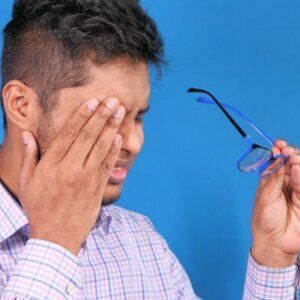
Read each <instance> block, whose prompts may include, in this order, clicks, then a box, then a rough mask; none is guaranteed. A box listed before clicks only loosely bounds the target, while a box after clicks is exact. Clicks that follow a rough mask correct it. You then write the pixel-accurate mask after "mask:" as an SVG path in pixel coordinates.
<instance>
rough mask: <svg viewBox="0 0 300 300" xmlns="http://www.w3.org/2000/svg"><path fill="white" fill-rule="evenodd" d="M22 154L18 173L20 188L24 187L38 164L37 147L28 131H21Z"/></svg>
mask: <svg viewBox="0 0 300 300" xmlns="http://www.w3.org/2000/svg"><path fill="white" fill-rule="evenodd" d="M22 137H23V154H22V167H21V173H20V187H25V186H26V185H27V184H28V182H29V180H30V178H31V177H32V175H33V173H34V170H35V168H36V165H37V163H38V151H39V150H38V145H37V142H36V140H35V137H34V136H33V135H32V133H30V132H29V131H23V134H22Z"/></svg>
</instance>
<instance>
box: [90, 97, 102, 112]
mask: <svg viewBox="0 0 300 300" xmlns="http://www.w3.org/2000/svg"><path fill="white" fill-rule="evenodd" d="M99 103H100V102H99V100H97V99H91V100H90V102H89V104H88V108H89V110H90V112H92V111H94V110H95V109H96V108H97V106H98V105H99Z"/></svg>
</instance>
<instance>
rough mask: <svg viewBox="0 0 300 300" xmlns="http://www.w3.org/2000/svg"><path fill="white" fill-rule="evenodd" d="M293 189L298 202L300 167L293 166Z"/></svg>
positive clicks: (297, 165)
mask: <svg viewBox="0 0 300 300" xmlns="http://www.w3.org/2000/svg"><path fill="white" fill-rule="evenodd" d="M290 174H291V175H290V176H291V187H292V190H293V192H294V195H295V196H296V197H297V200H300V165H299V164H295V165H293V166H291V173H290Z"/></svg>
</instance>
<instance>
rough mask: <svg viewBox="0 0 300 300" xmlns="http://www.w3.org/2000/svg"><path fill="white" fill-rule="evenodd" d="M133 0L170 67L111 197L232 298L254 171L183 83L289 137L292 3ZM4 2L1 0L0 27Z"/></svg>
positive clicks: (6, 13)
mask: <svg viewBox="0 0 300 300" xmlns="http://www.w3.org/2000/svg"><path fill="white" fill-rule="evenodd" d="M142 2H143V5H144V7H145V8H147V9H148V10H149V13H150V14H151V15H152V16H153V17H154V18H155V20H156V21H157V23H158V26H159V28H160V30H161V31H162V34H163V36H164V38H165V42H166V51H167V58H168V60H169V67H168V68H167V69H166V70H165V72H164V76H163V78H162V79H161V80H159V81H158V80H156V79H154V80H153V90H152V99H151V104H152V108H151V112H150V114H149V115H148V116H146V117H145V133H146V143H145V148H144V150H143V152H142V153H141V156H140V157H139V159H138V161H137V163H136V166H135V168H134V169H133V170H132V173H131V174H130V176H129V178H128V182H127V184H126V187H125V190H124V193H123V197H122V199H121V200H120V203H119V204H120V205H121V206H124V207H126V208H129V209H132V210H135V211H138V212H141V213H143V214H146V215H148V216H149V217H150V218H151V220H152V221H153V223H154V225H155V226H156V228H157V229H158V231H159V232H160V233H161V234H162V235H163V236H164V237H165V238H166V240H167V241H168V243H169V245H170V247H171V249H172V250H173V251H174V252H175V253H176V255H177V256H178V258H179V260H180V261H181V263H182V264H183V266H184V267H185V269H186V271H187V273H188V275H189V276H190V278H191V281H192V283H193V286H194V289H195V291H196V292H197V294H198V295H199V296H201V297H203V298H204V299H218V300H219V299H241V297H242V290H243V284H244V276H245V269H246V262H247V256H248V251H249V247H250V246H251V233H250V220H251V213H252V205H253V198H254V195H255V190H256V187H257V183H258V176H257V174H251V175H245V174H243V173H240V172H239V171H238V170H237V168H236V160H237V159H238V157H239V156H240V155H241V154H242V153H243V152H244V151H245V149H246V147H247V145H246V143H245V142H244V141H243V140H242V139H241V138H240V137H239V136H238V134H237V133H236V132H235V131H234V129H233V128H232V127H231V125H230V124H229V122H228V121H227V120H225V119H224V117H223V115H222V114H221V112H219V111H218V110H217V109H216V107H212V106H206V105H201V104H198V103H196V102H195V101H194V99H195V98H196V95H189V94H187V93H186V90H187V88H189V87H190V86H193V85H194V86H196V87H202V88H206V89H208V90H210V91H212V92H213V93H215V95H216V96H217V97H219V98H220V99H221V100H222V101H225V102H229V103H231V104H232V105H235V106H237V107H238V108H240V110H241V111H243V112H245V113H246V114H247V115H248V116H249V117H250V118H252V119H253V120H254V121H255V123H257V124H258V125H259V126H261V127H262V128H263V129H264V130H265V131H266V132H267V133H269V134H270V135H271V136H273V137H276V138H277V137H284V138H286V139H288V141H289V142H290V143H292V144H297V142H298V141H299V140H298V137H299V129H298V127H297V125H298V123H297V118H298V115H299V109H300V104H299V103H300V102H299V98H300V97H299V96H300V90H299V67H300V57H299V49H300V42H299V29H300V19H299V13H298V12H299V10H300V3H299V1H296V0H289V1H285V2H283V1H279V0H272V1H271V0H265V1H259V0H252V1H239V0H227V1H224V0H172V1H166V0H160V1H152V0H144V1H142ZM11 5H12V1H10V0H5V1H1V7H0V26H1V28H2V27H3V26H4V25H5V24H6V22H7V21H8V19H9V17H10V10H11ZM1 42H2V41H1ZM1 46H2V44H1ZM0 121H1V124H2V120H0ZM242 124H243V125H245V124H244V123H242ZM244 128H245V129H248V127H247V126H246V125H245V126H244ZM249 130H250V129H249ZM251 132H252V131H251V130H250V133H251ZM0 135H1V138H3V132H2V131H1V134H0ZM254 137H255V135H254Z"/></svg>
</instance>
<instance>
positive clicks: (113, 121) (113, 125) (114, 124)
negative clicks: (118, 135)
mask: <svg viewBox="0 0 300 300" xmlns="http://www.w3.org/2000/svg"><path fill="white" fill-rule="evenodd" d="M107 126H108V127H109V128H111V129H117V128H119V126H120V123H119V122H118V121H117V120H116V119H114V118H110V119H109V120H108V121H107Z"/></svg>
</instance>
